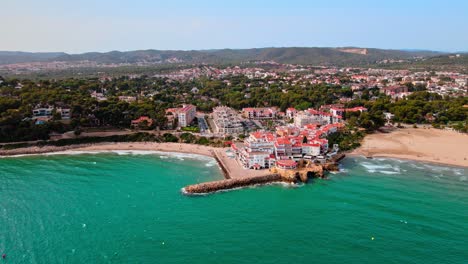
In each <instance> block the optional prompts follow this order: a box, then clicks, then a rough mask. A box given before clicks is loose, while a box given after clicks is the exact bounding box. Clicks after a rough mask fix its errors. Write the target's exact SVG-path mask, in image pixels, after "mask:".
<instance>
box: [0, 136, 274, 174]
mask: <svg viewBox="0 0 468 264" xmlns="http://www.w3.org/2000/svg"><path fill="white" fill-rule="evenodd" d="M228 149H229V148H215V147H209V146H203V145H196V144H184V143H156V142H118V143H99V144H86V145H69V146H63V147H55V146H44V147H27V148H17V149H11V150H0V156H14V155H34V154H44V153H52V152H65V153H66V152H67V151H83V152H105V151H119V150H124V151H125V150H135V151H161V152H175V153H186V154H197V155H203V156H208V157H212V158H217V161H218V163H220V167H222V168H224V169H225V171H226V173H227V175H228V177H230V178H239V177H254V176H264V175H268V174H270V172H269V171H268V170H247V169H244V168H242V166H240V165H239V164H238V163H237V161H236V159H234V158H230V157H228V155H227V153H226V150H228Z"/></svg>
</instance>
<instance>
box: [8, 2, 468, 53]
mask: <svg viewBox="0 0 468 264" xmlns="http://www.w3.org/2000/svg"><path fill="white" fill-rule="evenodd" d="M0 7H1V9H2V10H1V12H2V15H1V17H0V21H1V22H0V50H21V51H65V52H71V53H80V52H87V51H110V50H137V49H183V50H190V49H219V48H258V47H291V46H300V47H329V46H330V47H341V46H359V47H375V48H391V49H406V48H408V49H431V50H442V51H466V50H468V1H465V0H458V1H456V0H445V1H431V0H426V1H419V0H414V1H411V0H406V1H401V0H393V1H382V0H380V1H375V0H374V1H367V0H354V1H344V0H328V1H322V0H320V1H313V0H309V1H306V0H288V1H272V0H270V1H266V0H250V1H247V0H237V1H227V0H226V1H221V0H217V1H208V0H193V1H188V0H171V1H158V0H131V1H130V0H125V1H124V0H75V1H67V0H2V3H1V6H0Z"/></svg>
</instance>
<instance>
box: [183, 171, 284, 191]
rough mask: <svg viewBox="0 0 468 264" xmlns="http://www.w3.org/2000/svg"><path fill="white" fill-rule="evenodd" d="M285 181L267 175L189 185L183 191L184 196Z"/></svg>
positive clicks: (275, 175) (276, 176)
mask: <svg viewBox="0 0 468 264" xmlns="http://www.w3.org/2000/svg"><path fill="white" fill-rule="evenodd" d="M284 181H285V180H284V179H283V178H282V177H281V176H280V175H279V174H269V175H265V176H255V177H245V178H233V179H226V180H220V181H212V182H205V183H199V184H194V185H189V186H187V187H185V188H184V189H183V191H184V193H186V194H204V193H212V192H216V191H222V190H229V189H235V188H241V187H246V186H252V185H257V184H267V183H272V182H284Z"/></svg>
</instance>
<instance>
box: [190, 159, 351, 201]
mask: <svg viewBox="0 0 468 264" xmlns="http://www.w3.org/2000/svg"><path fill="white" fill-rule="evenodd" d="M213 157H214V158H215V159H216V161H217V162H218V164H219V167H220V168H221V171H222V172H223V174H224V177H225V178H226V179H225V180H219V181H212V182H205V183H199V184H194V185H189V186H187V187H185V188H183V189H182V191H183V193H185V194H207V193H213V192H217V191H222V190H230V189H235V188H242V187H247V186H252V185H262V184H268V183H274V182H285V183H298V182H303V183H307V182H308V180H309V179H310V178H324V177H325V172H326V171H338V170H339V169H338V161H340V160H342V159H343V158H344V157H345V155H344V154H339V155H336V156H335V157H334V158H333V159H331V160H330V161H328V162H326V163H324V164H316V163H313V162H310V161H305V160H301V161H300V162H299V164H298V168H296V169H293V170H283V169H278V168H276V167H275V168H271V169H270V170H269V171H268V172H269V173H268V174H266V175H257V176H245V177H242V176H236V177H231V176H230V173H229V172H230V171H229V169H228V168H227V166H226V165H225V164H224V163H223V162H222V159H220V158H219V157H218V156H217V155H216V153H213Z"/></svg>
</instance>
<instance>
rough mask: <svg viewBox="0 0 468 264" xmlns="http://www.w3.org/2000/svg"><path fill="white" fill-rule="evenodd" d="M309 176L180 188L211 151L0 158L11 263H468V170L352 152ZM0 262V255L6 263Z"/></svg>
mask: <svg viewBox="0 0 468 264" xmlns="http://www.w3.org/2000/svg"><path fill="white" fill-rule="evenodd" d="M342 167H343V171H344V172H342V173H338V174H332V175H330V179H329V180H315V181H313V182H311V183H310V184H307V185H301V186H296V187H291V186H281V185H272V186H263V187H255V188H246V189H241V190H235V191H231V192H222V193H217V194H214V195H208V196H195V197H194V196H184V195H182V194H181V193H180V189H181V188H182V187H184V186H185V185H188V184H193V183H197V182H203V181H209V180H216V179H221V178H222V176H221V173H220V171H219V168H218V167H217V166H216V163H215V161H214V160H213V159H210V158H204V157H200V156H194V155H183V154H177V155H168V154H162V153H147V152H133V154H132V153H131V152H116V153H106V154H99V153H94V154H83V153H76V155H48V156H29V157H17V158H3V159H0V227H1V229H0V231H1V232H0V253H2V252H4V253H6V254H7V259H5V260H3V262H5V263H187V262H190V263H254V262H257V263H425V264H427V263H468V261H467V260H468V252H467V250H466V249H467V247H466V245H467V244H468V174H467V170H466V169H463V168H453V167H444V166H440V165H429V164H424V163H415V162H409V161H398V160H390V159H373V160H367V159H361V158H347V159H345V161H344V162H343V165H342ZM0 262H1V261H0Z"/></svg>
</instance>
